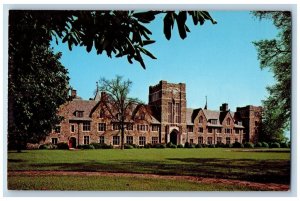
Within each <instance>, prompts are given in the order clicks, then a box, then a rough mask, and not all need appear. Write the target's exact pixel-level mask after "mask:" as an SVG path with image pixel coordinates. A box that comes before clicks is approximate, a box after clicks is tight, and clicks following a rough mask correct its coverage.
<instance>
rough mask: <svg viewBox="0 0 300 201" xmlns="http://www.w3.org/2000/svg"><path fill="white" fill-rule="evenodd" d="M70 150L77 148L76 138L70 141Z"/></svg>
mask: <svg viewBox="0 0 300 201" xmlns="http://www.w3.org/2000/svg"><path fill="white" fill-rule="evenodd" d="M69 148H76V138H75V137H71V138H70V139H69Z"/></svg>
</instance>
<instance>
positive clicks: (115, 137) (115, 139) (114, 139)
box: [113, 136, 120, 145]
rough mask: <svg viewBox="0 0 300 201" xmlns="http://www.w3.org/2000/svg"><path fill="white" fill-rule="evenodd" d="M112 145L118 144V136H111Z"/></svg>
mask: <svg viewBox="0 0 300 201" xmlns="http://www.w3.org/2000/svg"><path fill="white" fill-rule="evenodd" d="M116 142H118V143H116ZM113 145H120V136H113Z"/></svg>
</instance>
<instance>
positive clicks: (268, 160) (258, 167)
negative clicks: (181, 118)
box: [8, 148, 290, 184]
mask: <svg viewBox="0 0 300 201" xmlns="http://www.w3.org/2000/svg"><path fill="white" fill-rule="evenodd" d="M8 170H9V171H13V170H14V171H17V170H61V171H62V170H65V171H105V172H130V173H152V174H160V175H192V176H201V177H209V178H224V179H238V180H245V181H254V182H262V183H265V182H272V183H279V184H289V183H290V149H260V150H258V151H256V150H254V149H253V150H251V149H249V150H247V149H224V148H202V149H126V150H118V149H108V150H76V151H69V150H32V151H24V152H23V153H16V152H9V153H8ZM23 179H25V178H23ZM9 180H11V181H12V178H9ZM11 181H9V182H11Z"/></svg>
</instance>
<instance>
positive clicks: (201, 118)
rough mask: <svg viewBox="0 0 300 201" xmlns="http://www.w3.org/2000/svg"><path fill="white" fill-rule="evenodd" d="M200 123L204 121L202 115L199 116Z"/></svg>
mask: <svg viewBox="0 0 300 201" xmlns="http://www.w3.org/2000/svg"><path fill="white" fill-rule="evenodd" d="M199 123H200V124H202V123H203V117H202V116H200V118H199Z"/></svg>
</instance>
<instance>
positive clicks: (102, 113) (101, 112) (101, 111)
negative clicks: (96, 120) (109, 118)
mask: <svg viewBox="0 0 300 201" xmlns="http://www.w3.org/2000/svg"><path fill="white" fill-rule="evenodd" d="M104 117H105V111H104V109H101V110H100V118H104Z"/></svg>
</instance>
